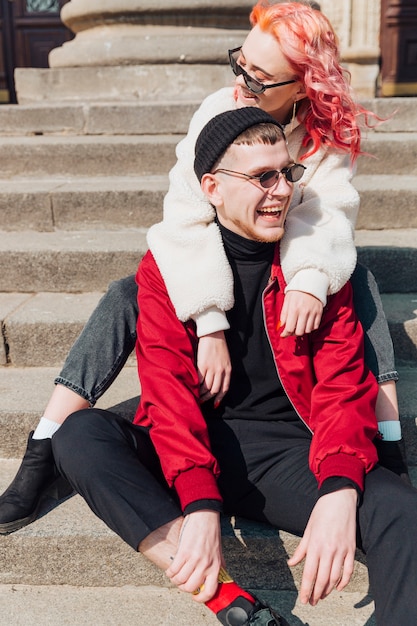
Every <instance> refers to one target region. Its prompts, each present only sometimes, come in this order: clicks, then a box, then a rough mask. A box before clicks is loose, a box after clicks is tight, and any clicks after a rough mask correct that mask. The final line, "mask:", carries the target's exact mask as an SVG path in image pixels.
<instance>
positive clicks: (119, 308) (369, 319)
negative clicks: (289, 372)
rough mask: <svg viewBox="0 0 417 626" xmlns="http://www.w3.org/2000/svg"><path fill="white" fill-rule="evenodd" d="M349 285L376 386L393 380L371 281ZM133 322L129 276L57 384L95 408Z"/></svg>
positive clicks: (115, 287)
mask: <svg viewBox="0 0 417 626" xmlns="http://www.w3.org/2000/svg"><path fill="white" fill-rule="evenodd" d="M351 282H352V286H353V292H354V302H355V309H356V312H357V315H358V317H359V319H360V321H361V323H362V326H363V328H364V331H365V360H366V363H367V365H368V367H369V369H370V370H371V371H372V372H373V373H374V375H375V376H376V378H377V380H378V382H380V383H381V382H384V381H388V380H397V379H398V374H397V371H396V369H395V362H394V350H393V346H392V340H391V336H390V333H389V329H388V324H387V320H386V318H385V314H384V311H383V308H382V302H381V297H380V294H379V290H378V286H377V284H376V281H375V278H374V277H373V275H372V274H371V272H370V271H369V270H367V269H366V268H365V267H363V266H362V265H359V264H358V265H357V267H356V269H355V271H354V273H353V275H352V278H351ZM137 316H138V304H137V285H136V283H135V277H134V276H133V275H132V276H127V277H126V278H122V279H120V280H117V281H114V282H113V283H111V284H110V286H109V289H108V291H107V293H106V294H105V295H104V296H103V297H102V298H101V300H100V302H99V303H98V305H97V307H96V309H95V310H94V311H93V313H92V315H91V317H90V319H89V320H88V322H87V324H86V325H85V327H84V329H83V331H82V332H81V334H80V336H79V337H78V339H77V341H76V342H75V343H74V345H73V347H72V348H71V350H70V352H69V354H68V356H67V359H66V361H65V364H64V366H63V368H62V370H61V373H60V374H59V376H58V377H57V378H56V379H55V382H56V383H59V384H61V385H64V386H65V387H68V388H69V389H72V390H73V391H75V392H76V393H78V394H79V395H80V396H82V397H83V398H85V399H86V400H88V401H89V402H90V404H91V405H92V406H94V405H95V403H96V402H97V400H98V399H99V398H100V397H101V396H102V395H103V393H104V392H105V391H106V390H107V389H108V388H109V387H110V385H111V384H112V383H113V381H114V380H115V379H116V377H117V375H118V374H119V372H120V370H121V369H122V367H123V366H124V364H125V363H126V361H127V359H128V357H129V355H130V354H131V352H132V350H133V349H134V347H135V341H136V320H137Z"/></svg>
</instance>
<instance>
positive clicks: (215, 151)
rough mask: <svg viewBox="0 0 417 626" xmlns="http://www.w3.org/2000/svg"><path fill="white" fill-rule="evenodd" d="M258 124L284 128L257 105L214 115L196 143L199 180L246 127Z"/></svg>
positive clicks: (196, 167) (195, 168) (195, 162)
mask: <svg viewBox="0 0 417 626" xmlns="http://www.w3.org/2000/svg"><path fill="white" fill-rule="evenodd" d="M257 124H275V126H278V127H279V128H280V129H281V131H282V136H283V137H284V138H285V135H284V129H283V127H282V126H281V124H280V123H279V122H277V121H276V120H275V119H274V118H273V117H272V116H271V115H269V113H266V112H265V111H263V110H262V109H258V108H257V107H243V108H241V109H233V110H232V111H226V112H225V113H220V114H219V115H216V116H215V117H213V118H212V119H211V120H210V121H209V122H208V123H207V124H206V125H205V126H204V128H203V130H202V131H201V133H200V134H199V136H198V137H197V141H196V144H195V159H194V171H195V173H196V175H197V178H198V180H199V181H201V179H202V178H203V176H204V174H206V173H207V172H210V171H211V169H212V167H213V165H214V164H215V163H216V162H217V161H218V160H219V159H220V157H221V156H222V155H223V154H224V152H226V150H227V148H228V147H229V146H230V145H231V144H232V143H233V142H234V140H235V139H236V137H239V135H240V134H241V133H243V132H244V131H245V130H246V129H248V128H250V127H251V126H256V125H257Z"/></svg>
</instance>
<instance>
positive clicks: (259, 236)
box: [256, 228, 285, 243]
mask: <svg viewBox="0 0 417 626" xmlns="http://www.w3.org/2000/svg"><path fill="white" fill-rule="evenodd" d="M284 232H285V231H284V228H265V229H262V230H259V231H257V232H256V240H257V241H262V242H263V243H276V242H277V241H280V239H282V237H283V236H284Z"/></svg>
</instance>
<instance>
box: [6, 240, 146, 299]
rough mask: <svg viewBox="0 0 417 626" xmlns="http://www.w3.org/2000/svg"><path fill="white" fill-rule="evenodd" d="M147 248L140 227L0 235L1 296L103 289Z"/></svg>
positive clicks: (127, 271) (129, 271) (130, 267)
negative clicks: (10, 293) (3, 293)
mask: <svg viewBox="0 0 417 626" xmlns="http://www.w3.org/2000/svg"><path fill="white" fill-rule="evenodd" d="M146 249H147V245H146V238H145V230H144V229H133V228H132V229H125V230H117V231H103V230H98V231H55V232H51V233H38V232H29V231H21V232H7V233H4V232H3V233H1V232H0V292H18V291H21V292H32V293H33V292H37V291H70V292H79V291H81V292H83V291H93V290H101V291H104V290H105V289H106V288H107V285H108V284H109V282H110V281H111V280H114V279H115V278H120V277H122V276H127V275H128V274H133V273H135V272H136V269H137V266H138V263H139V261H140V260H141V258H142V256H143V254H144V252H145V250H146Z"/></svg>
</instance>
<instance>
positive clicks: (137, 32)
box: [15, 0, 381, 103]
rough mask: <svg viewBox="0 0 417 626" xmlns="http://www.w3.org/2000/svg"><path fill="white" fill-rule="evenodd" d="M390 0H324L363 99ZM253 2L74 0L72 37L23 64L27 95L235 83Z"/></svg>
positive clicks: (186, 89)
mask: <svg viewBox="0 0 417 626" xmlns="http://www.w3.org/2000/svg"><path fill="white" fill-rule="evenodd" d="M380 2H381V0H367V1H366V2H364V1H363V0H338V2H334V0H320V4H321V7H322V10H323V12H324V13H325V14H326V15H327V16H328V17H329V19H330V21H331V22H332V24H333V25H334V28H335V30H336V32H337V33H338V36H339V39H340V42H341V50H342V58H343V60H344V62H345V63H346V65H347V67H348V69H349V70H350V72H351V74H352V85H353V87H354V88H355V91H356V93H357V95H358V96H359V97H373V96H374V95H375V87H376V79H377V76H378V72H379V65H378V59H379V44H378V38H379V23H380ZM253 4H254V0H71V1H70V2H68V3H67V4H65V5H64V6H63V8H62V12H61V18H62V21H63V22H64V23H65V24H66V25H67V26H68V27H69V28H70V29H71V30H72V31H73V32H74V33H75V37H74V39H73V40H71V41H68V42H66V43H64V45H63V46H61V47H59V48H56V49H54V50H52V52H51V53H50V56H49V63H50V69H47V70H30V69H20V70H17V71H16V77H15V78H16V88H17V93H18V99H19V102H21V103H24V102H31V101H45V100H49V101H51V100H66V101H68V100H73V101H79V100H87V101H88V100H96V101H97V100H105V101H117V100H122V101H129V100H130V101H131V100H134V101H148V102H149V101H157V100H165V101H167V100H177V101H185V100H188V101H189V100H195V101H201V100H202V99H203V98H204V97H205V96H206V95H207V94H208V93H210V92H212V91H214V90H215V89H218V88H219V87H222V86H224V85H227V84H230V82H231V80H232V75H231V72H230V69H229V67H228V63H227V50H228V49H229V48H234V47H236V46H239V45H240V44H241V43H242V41H243V39H244V38H245V36H246V34H247V32H248V29H249V20H248V16H249V13H250V10H251V8H252V6H253Z"/></svg>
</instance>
